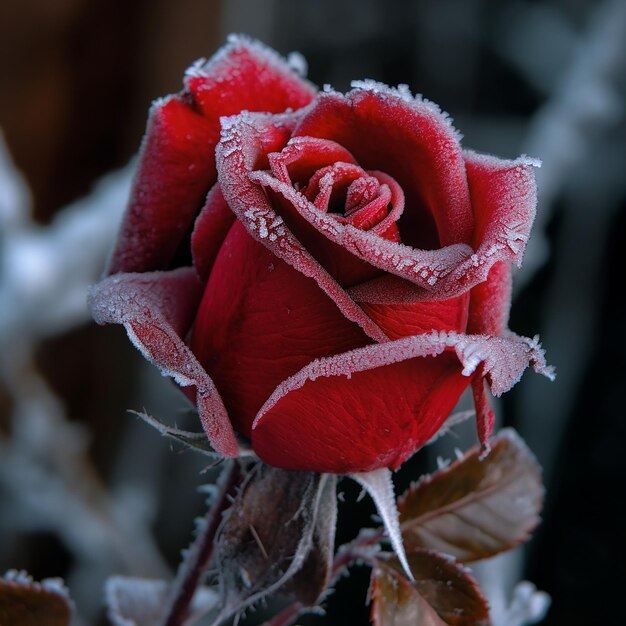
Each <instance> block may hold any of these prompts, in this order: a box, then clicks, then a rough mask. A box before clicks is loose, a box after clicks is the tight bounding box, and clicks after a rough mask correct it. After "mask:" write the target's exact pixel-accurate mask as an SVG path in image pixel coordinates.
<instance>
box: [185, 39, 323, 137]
mask: <svg viewBox="0 0 626 626" xmlns="http://www.w3.org/2000/svg"><path fill="white" fill-rule="evenodd" d="M185 86H186V87H187V89H188V90H189V92H190V93H191V94H192V95H193V97H194V101H195V102H196V103H197V105H198V106H199V108H200V110H201V111H202V113H203V114H204V116H205V117H207V118H208V119H210V120H214V123H215V125H216V129H217V128H219V127H218V125H217V121H218V119H219V117H220V116H222V115H234V114H235V113H239V112H240V111H243V110H246V111H267V112H268V113H282V112H283V111H285V110H286V109H288V108H292V109H299V108H300V107H303V106H305V105H307V104H308V103H309V102H311V100H312V99H313V98H314V97H315V93H316V91H317V89H316V88H315V86H314V85H313V84H312V83H310V82H309V81H307V80H304V79H303V78H301V77H300V76H298V75H297V74H296V72H295V71H294V67H293V66H292V65H290V64H289V63H288V62H287V61H285V60H284V59H283V58H282V57H281V56H280V55H279V54H277V53H276V52H274V50H272V49H270V48H268V47H267V46H264V45H263V44H262V43H260V42H258V41H254V40H252V39H249V38H247V37H243V36H241V35H231V36H230V37H229V39H228V44H227V45H226V46H224V47H223V48H222V49H221V50H219V51H218V52H217V53H216V54H215V55H213V56H212V57H211V58H210V59H209V60H208V61H207V60H205V59H200V60H199V61H197V62H196V63H194V65H192V66H191V67H190V68H189V69H188V70H187V72H186V74H185Z"/></svg>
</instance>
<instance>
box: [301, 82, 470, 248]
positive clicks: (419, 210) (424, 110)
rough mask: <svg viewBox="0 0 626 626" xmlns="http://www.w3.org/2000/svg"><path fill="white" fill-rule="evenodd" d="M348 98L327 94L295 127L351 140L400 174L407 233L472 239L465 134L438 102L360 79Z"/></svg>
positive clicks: (417, 239)
mask: <svg viewBox="0 0 626 626" xmlns="http://www.w3.org/2000/svg"><path fill="white" fill-rule="evenodd" d="M353 86H355V87H356V89H355V90H353V91H351V92H350V93H348V94H347V95H346V96H343V95H341V94H337V93H326V94H320V96H319V97H318V98H317V100H316V101H315V103H314V104H313V106H312V107H311V108H310V109H309V112H308V113H307V115H306V116H305V117H303V119H302V121H301V122H300V124H299V125H298V126H297V128H296V130H295V131H294V135H295V136H299V135H303V136H310V137H320V138H324V139H330V140H332V141H335V142H337V143H339V144H340V145H342V146H344V147H345V148H346V149H347V150H349V151H350V152H351V153H352V154H353V155H354V156H355V157H356V159H357V161H358V163H359V165H361V167H363V169H367V170H381V171H383V172H386V173H387V174H390V175H392V176H393V177H394V178H395V179H396V180H397V181H398V183H399V184H400V186H401V187H402V189H403V190H404V193H405V195H406V206H407V210H406V211H405V213H404V215H403V217H402V220H401V222H400V235H401V237H402V241H404V242H405V243H406V244H408V245H410V246H413V247H418V248H424V249H434V248H439V247H442V246H447V245H450V244H455V243H470V241H471V235H472V232H473V216H472V209H471V206H470V198H469V192H468V188H467V180H466V176H465V168H464V164H463V157H462V153H461V148H460V144H459V137H458V135H457V133H456V132H455V130H454V129H453V128H452V125H451V124H450V121H449V118H448V117H447V116H446V115H445V114H443V113H441V112H440V110H439V109H438V108H437V107H436V105H434V104H432V103H430V102H427V101H425V100H422V99H420V98H413V97H411V96H410V94H408V91H407V90H406V89H401V90H395V89H390V88H389V87H386V86H385V85H382V84H380V83H374V82H363V83H353Z"/></svg>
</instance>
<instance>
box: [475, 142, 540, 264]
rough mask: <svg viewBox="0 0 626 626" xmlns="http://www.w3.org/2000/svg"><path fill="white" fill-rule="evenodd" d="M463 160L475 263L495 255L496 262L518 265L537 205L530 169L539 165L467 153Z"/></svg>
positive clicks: (525, 160) (519, 160) (537, 163)
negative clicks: (477, 258)
mask: <svg viewBox="0 0 626 626" xmlns="http://www.w3.org/2000/svg"><path fill="white" fill-rule="evenodd" d="M464 158H465V167H466V170H467V180H468V182H469V186H470V194H471V197H472V208H473V210H474V217H475V219H476V228H475V231H474V238H473V247H474V249H475V250H476V252H477V256H478V257H479V262H480V263H481V264H482V263H484V262H485V261H486V260H488V259H490V258H491V257H493V256H494V255H497V257H498V260H505V259H507V260H511V261H514V262H515V263H516V264H517V265H518V266H519V265H521V262H522V257H523V255H524V250H525V249H526V243H527V242H528V237H529V235H530V229H531V227H532V224H533V220H534V219H535V212H536V206H537V185H536V183H535V175H534V171H533V170H534V168H535V167H540V166H541V163H540V162H539V161H537V160H536V159H531V158H529V157H526V156H521V157H520V158H519V159H516V160H514V161H508V160H505V159H499V158H497V157H494V156H491V155H487V154H477V153H475V152H470V151H465V152H464ZM489 267H491V265H489Z"/></svg>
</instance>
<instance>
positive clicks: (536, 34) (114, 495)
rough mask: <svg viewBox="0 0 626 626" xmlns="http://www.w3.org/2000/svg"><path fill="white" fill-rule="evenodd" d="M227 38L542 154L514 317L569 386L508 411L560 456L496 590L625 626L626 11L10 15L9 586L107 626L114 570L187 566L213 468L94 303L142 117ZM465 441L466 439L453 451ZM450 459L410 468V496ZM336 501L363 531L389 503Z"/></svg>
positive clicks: (3, 512)
mask: <svg viewBox="0 0 626 626" xmlns="http://www.w3.org/2000/svg"><path fill="white" fill-rule="evenodd" d="M230 32H243V33H247V34H249V35H251V36H253V37H256V38H259V39H261V40H262V41H264V42H265V43H267V44H268V45H270V46H272V47H274V48H276V49H277V50H278V51H279V52H281V53H282V54H287V53H289V52H290V51H292V50H297V51H299V52H301V53H302V54H303V55H304V57H305V58H306V59H307V61H308V63H309V77H310V79H311V80H312V81H313V82H315V83H317V84H319V85H322V84H325V83H329V84H331V85H332V86H333V87H334V88H336V89H338V90H346V89H347V88H349V84H350V81H351V80H352V79H361V78H373V79H376V80H380V81H383V82H385V83H388V84H392V85H395V84H398V83H407V84H408V85H409V86H410V87H411V89H412V90H413V91H414V92H418V93H423V94H424V95H425V96H426V97H427V98H428V99H430V100H433V101H435V102H437V103H438V104H439V105H440V106H441V107H442V108H443V109H444V110H445V111H447V112H448V113H450V114H451V116H452V117H453V119H454V121H455V126H456V127H457V128H458V129H459V130H460V131H461V132H462V133H463V135H464V140H463V144H464V146H465V147H467V148H472V149H475V150H479V151H484V152H489V153H494V154H498V155H500V156H504V157H510V158H514V157H516V156H518V155H519V154H521V153H526V154H529V155H531V156H533V157H538V158H540V159H542V160H543V167H542V168H541V169H540V170H538V172H537V176H538V184H539V194H540V195H539V198H540V200H539V215H538V218H537V222H536V226H535V231H534V234H533V240H532V245H531V246H530V247H529V250H528V253H527V257H526V260H525V265H524V268H523V269H522V270H521V271H520V272H518V273H517V276H516V285H517V289H516V300H515V302H514V306H513V313H512V319H511V324H510V326H511V328H512V329H513V330H514V331H516V332H518V333H519V334H523V335H529V336H533V335H534V334H535V333H540V334H541V338H542V342H543V344H544V346H545V347H546V349H547V351H548V357H549V361H550V362H551V363H553V364H554V365H556V367H557V370H558V379H557V382H556V383H555V384H552V385H551V384H549V383H548V382H546V381H545V380H544V379H542V378H540V377H538V376H531V375H529V374H527V375H526V376H525V377H524V379H523V381H522V382H521V383H520V384H519V385H518V387H516V388H515V389H514V390H513V391H512V392H511V393H509V394H508V395H507V396H506V398H505V399H504V400H503V401H502V402H500V403H499V404H498V405H497V409H498V415H499V419H500V423H501V424H503V425H512V426H514V427H515V428H517V429H518V430H519V431H520V433H521V434H522V436H523V437H524V438H525V439H526V441H527V443H528V444H529V446H530V448H531V449H532V450H533V451H534V452H535V454H536V455H537V457H538V458H539V461H540V462H541V464H542V465H543V467H544V473H545V480H546V486H547V498H546V507H545V510H544V522H543V524H542V526H541V527H540V528H539V530H538V531H537V532H536V533H535V537H534V539H533V540H532V542H531V543H530V545H529V547H528V549H527V550H526V551H525V552H524V554H521V555H518V556H517V557H516V560H515V561H514V562H512V564H510V563H509V565H508V566H506V567H508V569H506V567H505V569H506V571H507V572H508V574H507V575H506V576H503V577H501V580H500V582H501V583H502V581H505V583H506V584H508V582H510V581H508V579H509V578H511V577H512V576H513V577H514V578H521V577H523V578H527V579H530V580H532V581H533V582H534V583H535V584H536V585H537V586H538V587H539V588H540V589H544V590H546V591H547V592H548V593H549V594H550V595H551V596H552V607H551V610H550V612H549V613H548V615H547V617H546V619H545V620H544V621H543V622H542V623H543V624H546V625H561V624H567V625H568V626H578V625H580V626H588V625H590V624H605V625H618V624H622V623H623V622H622V617H621V616H622V615H623V610H621V609H620V608H619V606H620V604H621V595H622V593H623V588H624V584H626V565H625V564H626V531H625V530H624V526H625V525H624V518H623V513H621V511H622V509H623V507H622V502H621V500H622V499H623V497H624V495H626V460H625V455H624V452H623V442H624V441H625V440H626V419H625V418H626V415H625V411H624V409H623V406H624V402H623V399H621V398H620V395H619V394H620V393H623V391H624V387H625V384H626V358H625V356H624V355H625V354H626V314H625V312H624V311H625V309H624V306H623V298H622V292H623V286H624V275H625V270H626V267H625V263H624V253H623V247H622V246H623V245H624V244H623V241H624V238H625V237H626V223H625V222H626V211H625V208H626V175H625V174H626V171H625V170H626V124H625V117H624V106H625V103H626V0H597V1H591V0H587V1H584V0H427V1H421V0H393V1H391V0H388V1H386V2H384V3H383V2H380V1H375V0H297V1H295V0H249V1H246V0H231V1H227V0H223V1H221V2H220V1H217V0H178V1H177V2H168V1H166V0H134V1H133V2H128V1H126V0H20V1H19V2H18V1H15V0H5V1H3V2H2V3H0V129H1V130H2V133H3V134H4V143H6V146H4V147H2V149H0V572H1V571H4V570H6V569H9V568H17V569H26V570H28V571H29V572H30V573H31V574H32V575H33V576H34V577H35V578H37V579H40V578H44V577H49V576H62V577H64V578H65V580H66V582H67V583H68V585H69V586H70V589H71V591H72V595H73V597H74V599H75V601H76V604H77V606H78V610H79V619H78V620H77V624H98V623H105V621H104V613H103V609H102V589H103V582H104V580H105V579H106V577H107V576H108V575H110V574H111V573H118V574H126V575H136V576H147V577H151V578H154V577H168V576H170V575H171V571H172V570H173V568H175V566H176V564H177V562H178V560H179V551H180V549H181V548H182V547H184V546H185V545H186V544H187V543H188V542H189V539H190V535H191V532H192V529H193V518H194V516H196V515H198V514H200V513H201V512H202V511H203V498H204V497H203V496H202V495H201V494H200V493H198V491H197V486H198V485H200V484H202V483H203V482H206V481H207V480H208V478H210V476H209V477H207V475H206V474H202V475H201V474H200V472H201V470H203V468H204V462H203V459H202V458H201V457H199V456H197V455H194V454H192V453H189V452H185V453H182V454H180V453H178V448H176V451H175V452H173V451H172V449H171V448H170V445H169V444H168V443H167V442H166V441H165V440H164V439H162V438H160V436H159V435H158V434H157V433H155V432H153V431H152V430H151V429H149V428H148V427H147V426H146V425H144V424H142V423H139V422H138V421H137V420H136V419H135V418H134V417H133V416H132V415H128V414H127V409H129V408H132V409H139V410H141V409H142V408H143V407H145V408H146V409H147V410H148V412H150V413H152V414H154V415H156V416H158V417H160V418H162V419H164V420H166V421H169V423H173V422H174V421H176V422H177V423H178V424H179V425H181V426H187V427H189V428H194V424H193V420H190V419H189V417H188V416H186V415H185V412H184V409H185V406H184V404H183V402H182V400H181V398H180V397H179V395H178V394H177V392H176V391H175V390H174V389H173V387H172V386H171V385H170V384H169V383H168V382H167V381H165V380H163V379H162V378H161V377H160V376H159V375H158V373H156V372H155V371H152V370H151V369H150V367H149V366H147V365H146V364H145V363H144V362H143V360H142V358H141V357H140V356H139V355H138V353H136V352H135V351H134V349H133V348H132V347H131V345H130V343H129V342H128V341H127V339H126V337H125V334H124V332H123V330H122V329H121V328H119V327H114V328H113V327H106V328H99V327H98V328H96V327H95V326H94V325H93V324H91V323H90V322H89V318H88V313H87V310H86V307H85V303H84V302H85V289H86V287H87V285H88V284H90V283H93V282H95V281H96V280H97V279H98V277H99V275H100V272H101V270H102V267H103V265H104V261H105V257H106V254H107V251H108V249H109V247H110V245H111V242H112V240H113V237H114V236H115V232H116V230H117V224H118V222H119V219H120V214H121V211H122V210H123V208H124V202H125V196H126V194H127V190H128V185H129V184H130V182H129V181H130V176H131V173H132V162H131V163H130V165H128V163H129V160H130V159H132V156H133V154H134V153H135V151H136V150H137V147H138V145H139V142H140V140H141V137H142V134H143V130H144V125H145V119H146V113H147V109H148V107H149V105H150V102H151V101H152V100H153V99H154V98H156V97H158V96H161V95H164V94H167V93H171V92H175V91H178V90H179V89H180V88H181V80H182V75H183V72H184V70H185V68H186V67H187V66H188V65H189V64H190V63H191V62H192V61H193V60H195V59H197V58H199V57H204V56H210V55H211V54H212V53H213V52H214V51H215V50H216V49H217V48H218V47H219V46H220V45H221V44H222V43H223V41H224V39H225V37H226V35H227V34H228V33H230ZM1 145H2V142H1V140H0V146H1ZM471 442H473V435H472V434H467V432H466V431H465V430H463V429H462V432H460V433H459V434H458V435H457V438H456V439H454V440H453V441H452V444H451V445H452V446H459V447H466V445H469V444H470V443H471ZM443 453H450V454H451V451H446V450H445V448H444V449H443ZM438 454H442V449H441V448H440V449H438V450H432V449H428V450H425V451H424V452H423V453H420V454H418V455H417V456H416V457H415V458H414V460H412V461H411V462H410V463H409V464H407V466H405V468H403V470H402V472H401V473H400V474H399V475H398V476H397V480H398V486H399V487H402V486H403V485H404V486H405V485H406V484H407V483H408V481H409V480H410V479H414V478H417V477H418V476H419V474H420V473H421V472H423V471H432V470H433V469H434V468H435V467H436V464H435V457H436V456H437V455H438ZM341 488H342V491H344V492H345V500H346V503H345V504H344V505H342V506H343V512H344V514H343V518H342V526H341V528H340V531H339V533H340V538H341V539H344V540H347V539H349V538H351V537H352V536H353V535H354V534H355V533H356V531H357V529H358V528H359V527H361V526H362V525H366V524H368V520H369V516H370V515H371V514H372V508H371V505H370V504H369V503H367V502H361V503H359V504H358V505H357V504H355V500H356V497H357V495H358V493H359V490H358V489H356V488H354V487H352V485H350V484H349V483H348V481H343V482H342V483H341ZM513 582H515V581H513ZM502 584H504V583H502ZM506 584H504V588H503V589H501V593H504V594H508V593H510V589H507V588H506ZM366 589H367V571H366V570H365V569H363V568H360V569H359V568H356V569H355V573H354V574H353V575H352V576H351V577H350V578H349V579H346V580H342V581H341V582H340V584H339V586H338V590H337V592H336V593H335V594H334V595H333V596H332V597H331V598H330V600H329V602H328V610H329V616H328V622H327V623H337V624H339V623H342V624H343V623H350V624H361V623H362V624H366V623H368V609H367V607H366V606H365V603H364V598H365V593H366ZM261 621H262V619H261V618H260V617H259V616H257V617H255V616H254V615H253V616H252V617H251V619H250V621H249V623H260V622H261ZM302 622H303V623H305V622H306V623H310V624H321V623H324V622H323V620H322V618H319V617H311V618H306V620H302ZM498 626H500V625H498ZM505 626H506V625H505Z"/></svg>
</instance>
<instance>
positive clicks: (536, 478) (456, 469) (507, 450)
mask: <svg viewBox="0 0 626 626" xmlns="http://www.w3.org/2000/svg"><path fill="white" fill-rule="evenodd" d="M543 492H544V490H543V484H542V482H541V468H540V467H539V465H538V463H537V461H536V459H535V457H534V456H533V455H532V453H531V452H530V450H529V449H528V448H527V447H526V444H525V443H524V442H523V441H522V439H521V438H520V437H519V435H517V433H516V432H515V431H514V430H512V429H504V430H502V431H501V432H500V433H499V435H498V436H497V437H495V438H494V440H493V441H492V444H491V452H490V453H489V454H488V455H487V456H486V457H485V458H483V459H482V460H481V449H480V448H478V447H474V448H472V449H471V450H469V451H468V452H467V453H466V454H465V455H464V456H463V457H462V458H461V459H459V460H457V461H455V462H454V463H452V464H451V465H449V466H447V467H445V468H443V469H441V470H439V471H437V472H435V473H434V474H432V476H426V477H424V478H422V479H421V480H420V481H419V482H417V483H416V484H414V485H413V486H412V487H410V488H409V490H408V491H407V492H406V493H405V494H404V495H403V496H402V497H401V498H400V500H399V502H398V510H399V512H400V524H401V528H402V535H403V539H404V543H405V545H406V546H407V547H422V548H427V549H432V550H437V551H438V552H444V553H446V554H450V555H452V556H454V557H455V558H457V559H458V560H460V561H462V562H471V561H477V560H479V559H485V558H487V557H491V556H493V555H495V554H498V553H500V552H504V551H506V550H510V549H511V548H513V547H515V546H516V545H518V544H519V543H521V542H523V541H525V540H527V539H528V536H529V534H530V532H531V531H532V530H533V529H534V528H535V526H537V524H538V523H539V519H540V518H539V512H540V511H541V506H542V502H543Z"/></svg>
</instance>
